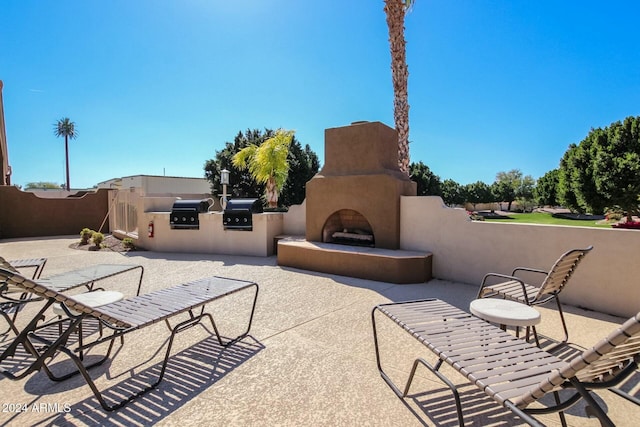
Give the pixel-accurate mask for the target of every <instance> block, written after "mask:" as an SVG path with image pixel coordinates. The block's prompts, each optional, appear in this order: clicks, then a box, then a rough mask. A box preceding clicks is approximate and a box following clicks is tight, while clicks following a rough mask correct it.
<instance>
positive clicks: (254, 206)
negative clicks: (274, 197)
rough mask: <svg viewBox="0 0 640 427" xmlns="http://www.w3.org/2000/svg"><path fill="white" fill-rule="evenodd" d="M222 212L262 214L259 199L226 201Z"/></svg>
mask: <svg viewBox="0 0 640 427" xmlns="http://www.w3.org/2000/svg"><path fill="white" fill-rule="evenodd" d="M224 211H225V212H226V213H233V212H237V213H239V212H250V213H262V202H261V201H260V199H231V200H229V201H227V208H226V209H225V210H224Z"/></svg>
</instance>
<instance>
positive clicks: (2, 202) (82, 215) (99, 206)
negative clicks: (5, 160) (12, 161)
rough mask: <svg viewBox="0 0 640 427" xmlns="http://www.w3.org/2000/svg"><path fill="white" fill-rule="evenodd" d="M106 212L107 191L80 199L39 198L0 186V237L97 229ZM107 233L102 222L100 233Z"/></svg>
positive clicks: (49, 234) (68, 232) (60, 233)
mask: <svg viewBox="0 0 640 427" xmlns="http://www.w3.org/2000/svg"><path fill="white" fill-rule="evenodd" d="M107 212H108V201H107V191H106V190H98V191H97V192H95V193H88V194H85V195H84V196H82V197H66V198H62V199H43V198H40V197H37V196H35V195H34V194H32V193H28V192H24V191H20V190H19V189H18V188H16V187H13V186H0V238H4V239H6V238H15V237H37V236H58V235H69V234H78V235H80V231H81V230H82V229H83V228H85V227H87V228H91V229H92V230H98V229H99V228H100V225H101V224H102V221H103V220H104V219H105V217H106V215H107ZM108 231H109V223H108V222H105V225H104V227H103V228H102V232H103V233H106V232H108Z"/></svg>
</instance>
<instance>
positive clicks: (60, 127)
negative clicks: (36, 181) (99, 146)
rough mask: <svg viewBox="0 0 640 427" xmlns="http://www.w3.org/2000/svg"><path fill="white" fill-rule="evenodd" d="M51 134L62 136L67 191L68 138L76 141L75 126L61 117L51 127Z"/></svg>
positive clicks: (68, 188)
mask: <svg viewBox="0 0 640 427" xmlns="http://www.w3.org/2000/svg"><path fill="white" fill-rule="evenodd" d="M53 133H55V135H56V136H64V158H65V161H66V165H67V183H66V190H67V191H69V190H70V188H71V186H70V185H69V138H71V139H76V138H77V137H78V132H77V131H76V124H75V123H74V122H72V121H71V120H69V118H68V117H63V118H61V119H60V120H58V122H57V123H55V124H54V125H53Z"/></svg>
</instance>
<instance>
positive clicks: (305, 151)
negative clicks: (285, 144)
mask: <svg viewBox="0 0 640 427" xmlns="http://www.w3.org/2000/svg"><path fill="white" fill-rule="evenodd" d="M319 169H320V160H318V155H317V154H316V153H315V152H314V151H313V150H312V149H311V147H309V144H306V145H305V146H304V148H302V145H301V144H300V143H299V142H298V141H297V140H296V138H295V136H294V137H293V140H292V141H291V145H290V147H289V178H288V179H287V182H285V183H284V187H282V192H281V193H280V203H281V204H282V205H283V206H291V205H299V204H301V203H302V202H303V201H304V198H305V196H306V192H307V182H309V180H310V179H311V178H313V176H314V175H315V174H316V173H318V170H319Z"/></svg>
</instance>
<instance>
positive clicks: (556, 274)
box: [478, 246, 593, 345]
mask: <svg viewBox="0 0 640 427" xmlns="http://www.w3.org/2000/svg"><path fill="white" fill-rule="evenodd" d="M592 249H593V246H589V247H588V248H585V249H572V250H570V251H568V252H565V253H564V254H562V255H561V256H560V258H558V260H557V261H556V262H555V264H553V267H551V270H549V271H545V270H539V269H537V268H528V267H517V268H515V269H514V270H513V272H512V273H511V275H510V276H508V275H505V274H499V273H488V274H487V275H485V276H484V278H483V279H482V284H481V285H480V290H479V291H478V298H489V297H499V298H506V299H510V300H513V301H518V302H521V303H523V304H527V305H541V304H546V303H548V302H550V301H552V300H555V301H556V305H557V306H558V313H559V314H560V320H561V321H562V329H563V330H564V338H563V339H562V341H560V342H559V343H558V344H557V345H562V344H565V343H566V342H567V341H568V340H569V331H568V329H567V323H566V321H565V319H564V314H563V313H562V306H561V305H560V292H562V290H563V289H564V287H565V286H566V285H567V282H569V279H570V278H571V276H572V275H573V273H574V272H575V271H576V267H577V266H578V264H579V263H580V261H582V259H583V258H584V257H585V255H586V254H587V253H589V251H591V250H592ZM519 272H530V273H536V274H542V275H544V278H543V280H542V281H541V283H540V285H539V286H533V285H530V284H527V283H525V281H524V280H523V279H521V278H519V277H518V273H519ZM495 278H497V279H499V280H501V281H500V282H499V283H489V282H490V281H492V279H495ZM504 279H506V281H504ZM527 335H528V331H527Z"/></svg>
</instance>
